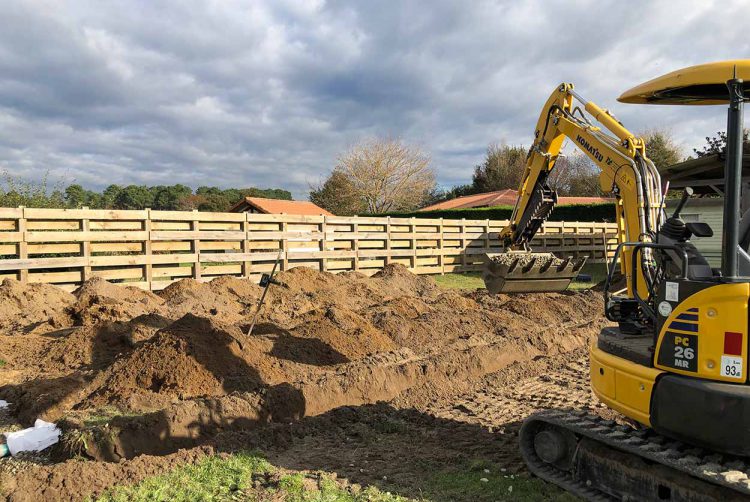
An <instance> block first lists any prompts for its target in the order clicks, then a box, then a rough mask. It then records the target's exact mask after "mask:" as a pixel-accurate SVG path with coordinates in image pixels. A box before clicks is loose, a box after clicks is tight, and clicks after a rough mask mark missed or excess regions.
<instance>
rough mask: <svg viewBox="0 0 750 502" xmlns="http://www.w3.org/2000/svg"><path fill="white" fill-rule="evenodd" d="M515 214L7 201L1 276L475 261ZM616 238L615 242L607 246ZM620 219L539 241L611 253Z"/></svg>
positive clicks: (158, 284) (438, 266) (497, 247)
mask: <svg viewBox="0 0 750 502" xmlns="http://www.w3.org/2000/svg"><path fill="white" fill-rule="evenodd" d="M506 223H507V222H505V221H490V220H444V219H433V220H428V219H415V218H390V217H387V218H370V217H367V218H365V217H338V216H296V215H282V214H249V213H239V214H238V213H202V212H197V211H193V212H185V211H154V210H150V209H146V210H142V211H119V210H89V209H31V208H17V209H11V208H0V280H2V279H4V278H15V279H18V280H20V281H22V282H43V283H51V284H57V285H59V286H61V287H63V288H66V289H73V288H75V287H76V286H77V285H79V284H80V283H81V282H82V281H85V280H86V279H88V278H90V277H94V276H99V277H103V278H105V279H107V280H111V281H117V282H127V283H128V284H129V285H134V286H138V287H141V288H144V289H151V290H159V289H162V288H163V287H165V286H166V285H168V284H169V283H171V282H173V281H175V280H179V279H182V278H185V277H192V278H194V279H197V280H201V281H205V280H210V279H212V278H214V277H217V276H221V275H235V276H241V277H250V278H256V277H257V276H258V275H259V274H261V273H263V272H268V271H270V270H271V267H272V266H273V263H274V261H275V260H276V258H277V256H278V254H279V250H281V269H282V270H287V269H289V268H292V267H297V266H308V267H313V268H316V269H319V270H326V271H330V272H339V271H344V270H357V271H359V272H362V273H364V274H371V273H374V272H376V271H377V270H379V269H380V268H382V267H383V266H384V265H385V264H387V263H402V264H404V265H406V266H407V267H408V268H409V269H410V270H412V271H413V272H415V273H418V274H442V273H446V272H460V271H474V270H479V269H480V268H481V258H480V257H481V254H483V253H486V252H488V251H489V252H497V251H501V250H502V246H501V243H500V241H499V240H498V238H497V237H498V235H497V234H498V232H499V231H500V230H501V229H502V228H503V226H504V225H505V224H506ZM605 246H606V251H605ZM615 246H616V225H614V224H610V223H583V222H549V223H547V224H546V225H545V226H544V228H543V230H542V231H541V232H540V233H539V234H538V236H537V238H535V239H534V242H533V247H534V250H535V251H550V252H554V253H555V254H557V255H558V256H583V255H587V256H589V260H593V261H602V260H603V258H604V256H605V252H606V253H607V254H608V255H610V256H611V253H612V251H613V250H614V247H615Z"/></svg>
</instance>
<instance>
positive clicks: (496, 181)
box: [310, 130, 708, 216]
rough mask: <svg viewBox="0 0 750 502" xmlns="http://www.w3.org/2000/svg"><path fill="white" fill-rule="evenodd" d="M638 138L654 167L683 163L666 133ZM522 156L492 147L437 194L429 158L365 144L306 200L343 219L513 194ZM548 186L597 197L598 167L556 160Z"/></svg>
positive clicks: (575, 159) (576, 159)
mask: <svg viewBox="0 0 750 502" xmlns="http://www.w3.org/2000/svg"><path fill="white" fill-rule="evenodd" d="M643 137H644V139H645V141H646V144H647V153H648V156H649V158H651V160H652V161H653V162H654V164H655V165H656V167H657V168H661V167H665V166H669V165H672V164H674V163H677V162H679V161H680V160H682V154H681V152H680V149H679V147H677V146H676V144H675V142H674V140H673V139H672V137H671V136H670V135H669V133H667V132H666V131H661V130H653V131H648V132H646V133H645V134H644V135H643ZM707 140H708V138H707ZM696 153H698V152H697V151H696ZM527 154H528V147H526V146H523V145H507V144H492V145H490V146H489V147H488V148H487V151H486V153H485V156H484V160H483V161H482V162H481V163H480V164H477V165H476V166H475V167H474V173H473V175H472V179H471V183H468V184H465V185H458V186H454V187H452V188H448V189H445V188H442V189H441V188H440V187H438V186H437V184H436V182H435V174H434V171H433V169H432V167H431V165H430V158H429V155H427V154H426V153H425V152H423V151H422V150H421V149H420V148H419V147H417V146H415V145H408V144H406V143H404V142H403V141H402V140H399V139H374V140H368V141H365V142H363V143H360V144H358V145H355V146H353V147H351V148H350V149H349V150H347V151H346V152H344V153H343V154H342V155H341V156H339V158H338V160H337V163H336V166H335V167H334V168H333V170H332V171H331V173H330V174H329V175H328V177H327V178H326V179H325V180H324V181H322V182H321V183H319V184H318V185H316V186H313V187H312V188H311V190H310V200H311V201H312V202H314V203H315V204H317V205H318V206H321V207H323V208H325V209H327V210H329V211H331V212H332V213H334V214H338V215H342V216H345V215H353V214H368V213H369V214H378V213H387V212H409V211H413V210H415V209H418V208H420V207H424V206H426V205H429V204H433V203H436V202H440V201H444V200H449V199H453V198H455V197H461V196H464V195H473V194H479V193H485V192H493V191H497V190H503V189H506V188H511V189H514V190H516V189H518V185H519V184H520V182H521V177H522V176H523V173H524V168H525V167H526V156H527ZM548 183H549V184H550V186H551V187H552V188H553V189H555V190H557V193H558V194H559V195H562V196H600V195H602V190H601V187H600V186H599V170H598V168H597V167H596V166H595V165H594V164H593V162H591V160H589V158H588V157H587V156H586V155H584V154H583V153H581V152H578V151H576V152H573V153H572V154H570V155H568V156H560V157H559V158H558V160H557V162H556V163H555V169H554V170H553V171H552V173H551V174H550V177H549V179H548Z"/></svg>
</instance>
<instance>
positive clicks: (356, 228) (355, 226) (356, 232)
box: [350, 215, 359, 272]
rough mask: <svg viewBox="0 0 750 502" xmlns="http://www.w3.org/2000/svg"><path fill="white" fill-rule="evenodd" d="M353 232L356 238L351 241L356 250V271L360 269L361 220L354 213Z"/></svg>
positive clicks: (353, 248) (352, 247)
mask: <svg viewBox="0 0 750 502" xmlns="http://www.w3.org/2000/svg"><path fill="white" fill-rule="evenodd" d="M352 232H353V233H354V238H353V239H352V241H351V246H350V247H351V249H352V250H353V251H354V271H355V272H358V271H359V221H357V216H356V215H354V222H352Z"/></svg>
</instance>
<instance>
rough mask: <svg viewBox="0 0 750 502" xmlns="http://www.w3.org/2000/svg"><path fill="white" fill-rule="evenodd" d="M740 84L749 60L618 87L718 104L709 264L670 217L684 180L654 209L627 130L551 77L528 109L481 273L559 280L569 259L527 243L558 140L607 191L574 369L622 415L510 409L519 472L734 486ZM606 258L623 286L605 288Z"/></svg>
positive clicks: (642, 158)
mask: <svg viewBox="0 0 750 502" xmlns="http://www.w3.org/2000/svg"><path fill="white" fill-rule="evenodd" d="M748 96H750V60H736V61H724V62H717V63H710V64H704V65H699V66H693V67H689V68H685V69H681V70H678V71H675V72H672V73H669V74H667V75H664V76H661V77H658V78H656V79H653V80H650V81H648V82H646V83H644V84H641V85H639V86H636V87H634V88H632V89H630V90H629V91H626V92H625V93H624V94H622V95H621V96H620V97H619V98H618V101H620V102H623V103H640V104H662V105H722V104H723V105H728V119H727V147H726V152H725V154H724V155H723V157H724V159H725V169H724V182H723V191H724V215H723V229H722V231H723V234H722V256H721V268H720V269H719V268H712V267H711V265H710V264H709V262H708V261H707V260H706V258H705V257H704V256H703V255H702V254H701V253H700V251H699V250H698V249H697V248H696V247H695V245H694V244H693V243H692V242H691V240H692V239H693V238H694V237H707V236H711V235H712V234H713V231H712V229H711V228H710V227H709V226H708V225H707V224H706V223H699V222H685V221H683V219H682V218H681V217H680V213H681V211H682V209H683V208H684V207H685V206H686V204H689V203H690V202H689V199H690V196H691V195H692V191H691V190H690V189H689V188H686V189H685V191H684V193H683V195H682V199H681V200H680V202H679V204H678V205H677V207H676V210H675V211H674V212H673V213H672V214H671V215H668V214H666V211H665V205H664V200H665V196H666V191H667V188H666V186H664V185H662V180H661V178H660V174H659V172H658V171H657V169H656V168H655V167H654V164H653V162H652V161H651V160H649V158H648V156H647V145H646V144H644V141H643V140H642V139H641V138H638V137H636V136H634V135H633V134H632V133H631V132H630V131H628V130H627V129H626V128H625V127H623V125H622V124H621V123H620V122H619V121H618V120H617V119H616V118H615V117H614V116H613V115H612V114H611V113H610V112H609V111H607V110H604V109H602V108H600V107H599V106H597V105H596V104H594V103H592V102H591V101H587V100H585V99H584V98H582V97H581V96H580V95H579V94H578V93H577V92H576V91H575V90H574V88H573V85H571V84H567V83H564V84H561V85H560V86H559V87H557V88H556V89H555V90H554V92H553V93H552V95H551V96H550V98H549V100H548V101H547V103H546V104H545V105H544V109H543V110H542V112H541V115H540V117H539V122H538V123H537V127H536V131H535V138H534V143H533V145H532V147H531V149H530V150H529V153H528V157H527V163H526V168H525V172H524V175H523V178H522V182H521V185H520V188H519V193H520V195H519V199H518V202H517V204H516V207H515V210H514V212H513V215H512V220H511V222H510V224H509V226H508V227H507V228H505V229H504V230H503V231H502V233H501V238H502V239H503V240H504V241H505V244H506V249H508V250H509V251H508V252H506V253H501V254H499V255H491V256H488V257H487V262H486V266H485V270H484V272H483V277H484V279H485V283H486V285H487V288H488V290H490V292H493V293H495V292H525V291H551V290H560V289H564V288H565V287H566V286H567V284H568V283H569V282H570V280H571V278H572V277H574V276H575V274H577V272H578V270H579V269H580V267H581V266H582V263H580V262H573V261H571V260H559V259H557V258H554V257H553V256H550V255H544V254H536V253H531V252H530V250H529V242H530V241H531V239H532V238H533V236H534V233H535V232H536V231H537V230H538V229H539V228H540V227H541V225H542V223H543V222H544V220H545V219H546V218H547V217H548V215H549V214H550V212H551V211H552V208H553V207H554V204H555V202H556V199H557V196H556V194H555V192H554V190H552V189H551V188H550V187H549V185H548V183H547V180H548V176H549V174H550V173H551V172H552V170H553V169H554V168H555V163H556V161H557V160H558V158H559V156H560V150H561V147H562V144H563V141H564V140H565V139H567V138H569V139H570V140H571V141H572V143H573V144H574V145H575V146H576V147H578V148H579V149H580V150H581V151H583V153H584V154H586V155H587V156H588V158H590V159H591V161H592V162H593V163H594V164H595V165H596V166H597V168H598V169H599V170H600V171H601V172H600V177H599V179H600V184H601V188H602V190H603V191H604V192H607V193H611V194H613V195H614V196H615V200H616V220H617V223H618V233H619V235H618V238H619V244H618V246H617V249H616V252H615V256H614V260H613V261H612V264H611V266H610V267H609V275H608V278H607V281H606V284H605V287H604V309H605V314H606V317H607V318H608V319H609V320H610V321H612V323H613V326H611V327H606V328H604V329H603V330H602V331H601V333H600V334H599V336H598V339H597V340H596V342H595V343H594V344H593V345H592V346H591V348H590V376H591V386H592V388H593V392H594V394H595V395H596V396H597V397H598V399H599V400H600V401H601V402H602V403H604V404H605V405H606V406H608V407H609V408H611V409H613V410H616V411H617V412H619V413H621V414H622V415H624V416H625V417H627V418H628V419H630V422H631V424H630V425H628V424H624V423H622V422H617V421H613V420H605V419H603V418H601V417H599V416H596V415H592V414H589V413H588V412H585V411H581V410H560V409H556V410H548V411H544V412H540V413H537V414H535V415H532V416H531V417H529V418H527V419H526V421H525V422H524V424H523V425H522V427H521V432H520V448H521V453H522V456H523V457H524V460H525V461H526V463H527V465H528V467H529V469H530V470H531V471H532V472H533V473H534V474H536V475H537V476H539V477H541V478H543V479H546V480H548V481H550V482H553V483H555V484H557V485H559V486H561V487H563V488H565V489H567V490H568V491H571V492H573V493H575V494H577V495H579V496H581V497H583V498H585V499H588V500H689V501H692V500H748V499H750V478H749V477H748V476H749V475H750V381H749V380H748V321H749V318H748V298H749V297H750V255H749V254H748V248H747V243H748V242H750V210H748V209H747V208H745V212H744V213H742V212H741V206H740V203H741V199H740V196H741V183H742V172H741V171H742V147H743V115H742V114H743V104H744V102H745V101H746V100H747V99H748ZM576 102H577V103H578V104H576ZM618 261H619V270H620V271H621V273H622V276H623V277H624V279H625V284H624V285H620V286H618V287H620V288H621V289H619V290H618V291H611V290H612V289H614V281H613V274H614V270H615V268H616V264H617V262H618ZM525 274H530V276H531V278H530V280H528V281H527V280H525V279H524V275H525ZM524 283H526V284H524ZM623 286H624V287H623Z"/></svg>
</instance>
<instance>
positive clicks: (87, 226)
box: [81, 206, 91, 282]
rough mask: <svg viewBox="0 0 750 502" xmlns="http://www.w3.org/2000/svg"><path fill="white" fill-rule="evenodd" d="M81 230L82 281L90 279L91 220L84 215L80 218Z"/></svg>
mask: <svg viewBox="0 0 750 502" xmlns="http://www.w3.org/2000/svg"><path fill="white" fill-rule="evenodd" d="M81 209H88V207H85V206H84V207H82V208H81ZM81 231H82V232H83V241H81V255H82V256H83V259H84V263H83V269H82V270H81V279H82V280H83V282H86V281H88V280H89V279H91V235H90V234H89V232H91V220H89V218H87V217H86V216H85V215H84V217H83V218H81Z"/></svg>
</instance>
